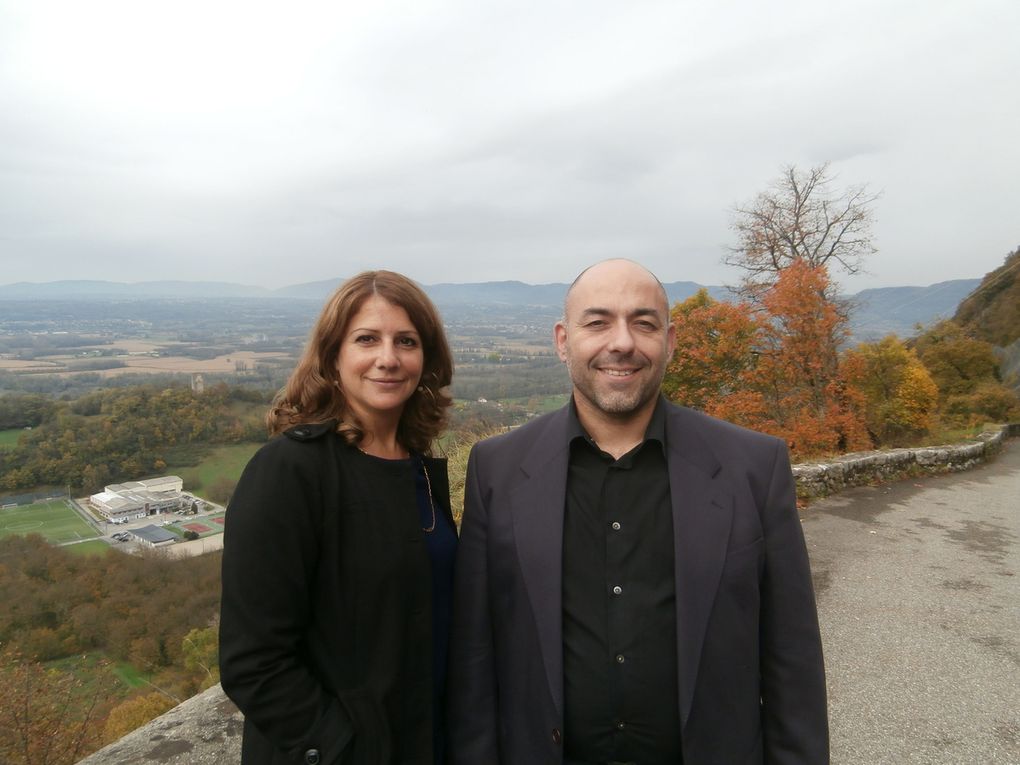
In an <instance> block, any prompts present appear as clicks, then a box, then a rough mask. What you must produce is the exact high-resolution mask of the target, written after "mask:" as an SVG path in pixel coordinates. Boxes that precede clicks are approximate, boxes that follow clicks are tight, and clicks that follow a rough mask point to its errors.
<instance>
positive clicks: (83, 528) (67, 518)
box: [0, 499, 99, 544]
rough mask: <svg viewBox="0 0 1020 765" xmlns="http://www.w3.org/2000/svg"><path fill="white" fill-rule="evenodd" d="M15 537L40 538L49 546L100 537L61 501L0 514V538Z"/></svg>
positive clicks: (65, 501)
mask: <svg viewBox="0 0 1020 765" xmlns="http://www.w3.org/2000/svg"><path fill="white" fill-rule="evenodd" d="M15 534H41V535H42V536H43V537H45V538H46V541H48V542H50V543H51V544H61V543H63V542H73V541H75V540H78V539H95V538H96V537H98V536H99V533H98V532H97V531H96V530H95V529H94V528H92V527H91V526H90V525H89V524H87V523H85V521H83V520H82V519H81V516H79V515H78V513H77V512H76V511H75V510H74V509H72V508H71V507H70V506H69V505H68V503H67V500H64V499H54V500H50V501H49V502H36V503H35V504H32V505H21V506H19V507H9V508H7V509H6V510H0V537H7V536H13V535H15Z"/></svg>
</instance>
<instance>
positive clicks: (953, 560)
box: [804, 440, 1020, 765]
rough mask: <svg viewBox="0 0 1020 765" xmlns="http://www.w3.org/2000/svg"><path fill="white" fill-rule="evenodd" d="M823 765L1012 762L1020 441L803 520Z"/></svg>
mask: <svg viewBox="0 0 1020 765" xmlns="http://www.w3.org/2000/svg"><path fill="white" fill-rule="evenodd" d="M804 531H805V534H806V536H807V539H808V548H809V550H810V553H811V560H812V566H813V569H814V572H815V587H816V590H817V594H818V607H819V618H820V620H821V625H822V637H823V640H824V643H825V655H826V669H827V673H828V683H829V716H830V720H831V725H832V762H833V765H880V764H882V763H896V764H897V765H900V764H901V763H925V764H926V763H933V764H934V763H937V764H938V765H946V764H952V765H956V764H957V763H959V764H960V765H972V764H973V765H987V764H989V763H996V764H999V763H1002V764H1003V765H1020V440H1013V441H1012V442H1008V443H1007V447H1006V449H1005V450H1004V451H1003V453H1001V454H1000V455H999V457H998V458H997V459H996V460H995V461H994V462H992V463H990V464H988V465H985V466H982V467H980V468H977V469H975V470H972V471H968V472H966V473H957V474H955V475H950V476H940V477H931V478H924V479H911V480H907V481H901V482H898V483H895V484H889V485H885V486H880V487H874V488H860V489H852V490H850V491H847V492H844V493H842V494H840V495H839V496H836V497H831V498H829V499H826V500H823V501H821V502H817V503H815V504H813V505H812V506H811V507H809V508H808V509H807V511H806V512H805V515H804Z"/></svg>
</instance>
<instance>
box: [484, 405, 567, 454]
mask: <svg viewBox="0 0 1020 765" xmlns="http://www.w3.org/2000/svg"><path fill="white" fill-rule="evenodd" d="M567 416H568V407H566V406H564V407H562V408H560V409H557V410H556V411H554V412H549V413H548V414H543V415H540V416H538V417H535V418H534V419H532V420H529V421H528V422H526V423H525V424H523V425H519V426H517V427H515V428H511V429H510V430H508V431H506V432H505V433H500V434H499V435H497V436H492V437H491V438H486V439H485V440H483V441H479V442H478V443H477V444H475V449H476V450H479V451H481V452H486V453H489V452H503V451H513V450H518V449H520V450H530V449H532V448H533V447H534V446H535V444H538V443H549V441H550V439H558V440H560V441H565V440H566V434H567Z"/></svg>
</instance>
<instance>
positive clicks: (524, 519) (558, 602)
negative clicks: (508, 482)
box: [510, 408, 570, 715]
mask: <svg viewBox="0 0 1020 765" xmlns="http://www.w3.org/2000/svg"><path fill="white" fill-rule="evenodd" d="M561 411H563V412H564V413H565V411H566V409H565V408H564V410H561ZM565 422H566V418H565V417H555V419H552V420H551V421H550V423H549V427H548V428H547V429H546V431H545V433H544V435H543V437H542V438H540V439H536V441H535V443H536V447H535V448H534V449H533V450H532V451H531V453H530V454H529V455H528V456H527V457H526V458H525V459H524V461H523V462H522V463H521V466H520V470H521V482H520V483H519V485H518V486H517V488H515V489H513V490H512V491H511V495H510V507H511V513H512V515H513V529H514V542H515V545H516V550H517V559H518V562H519V564H520V568H521V576H522V577H523V579H524V585H525V588H526V590H527V594H528V600H529V601H530V603H531V610H532V614H533V616H534V619H535V626H536V628H537V630H538V640H539V645H540V646H541V650H542V662H543V664H544V666H545V673H546V677H547V679H548V681H549V690H550V693H551V694H552V698H553V702H554V704H555V705H556V711H557V713H558V714H560V715H562V714H563V586H562V577H563V513H564V506H565V503H566V493H567V468H568V461H569V454H570V450H569V449H568V448H567V447H568V444H567V443H566V428H565Z"/></svg>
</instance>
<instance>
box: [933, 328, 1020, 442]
mask: <svg viewBox="0 0 1020 765" xmlns="http://www.w3.org/2000/svg"><path fill="white" fill-rule="evenodd" d="M914 348H915V350H916V351H917V356H918V358H920V359H921V362H922V363H923V364H924V365H925V367H927V369H928V371H929V372H930V373H931V377H932V380H934V381H935V384H936V385H937V386H938V389H939V399H940V409H941V411H942V413H943V416H944V419H946V420H947V421H948V422H950V423H952V424H957V425H969V424H981V423H982V422H983V421H984V420H994V421H997V422H1002V421H1004V420H1006V419H1011V418H1013V417H1016V416H1017V415H1018V414H1020V399H1018V397H1017V394H1016V392H1015V391H1012V390H1010V389H1009V388H1008V387H1007V386H1005V385H1003V383H1002V380H1001V379H1000V377H999V359H998V357H997V356H996V355H995V349H994V347H993V346H992V345H991V343H988V342H985V341H984V340H978V339H976V338H974V337H971V336H969V335H968V334H967V333H966V332H965V331H964V329H963V328H962V327H960V325H958V324H956V323H955V322H953V321H943V322H940V323H938V324H936V325H935V326H934V327H931V328H930V329H928V330H925V331H924V332H922V333H921V334H920V335H919V336H918V337H917V338H916V339H915V341H914Z"/></svg>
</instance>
